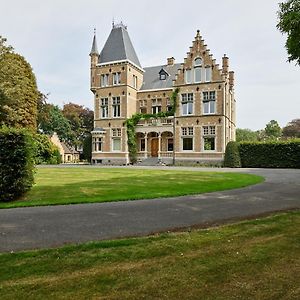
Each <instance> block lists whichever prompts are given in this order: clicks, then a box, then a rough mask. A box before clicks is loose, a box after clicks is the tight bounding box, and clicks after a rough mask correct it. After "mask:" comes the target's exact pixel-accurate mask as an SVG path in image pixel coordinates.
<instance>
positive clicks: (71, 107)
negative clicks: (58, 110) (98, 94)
mask: <svg viewBox="0 0 300 300" xmlns="http://www.w3.org/2000/svg"><path fill="white" fill-rule="evenodd" d="M62 113H63V115H64V116H65V118H67V119H68V120H69V122H70V125H71V129H72V132H73V135H74V137H75V146H78V145H81V146H82V145H83V141H84V140H85V138H86V137H87V136H88V135H89V134H90V132H91V131H92V130H93V128H94V112H93V111H92V110H90V109H89V108H86V107H84V106H82V105H78V104H75V103H71V102H70V103H68V104H65V105H64V107H63V110H62Z"/></svg>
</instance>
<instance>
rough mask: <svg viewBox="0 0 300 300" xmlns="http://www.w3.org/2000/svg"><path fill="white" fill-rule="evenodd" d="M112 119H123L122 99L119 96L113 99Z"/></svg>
mask: <svg viewBox="0 0 300 300" xmlns="http://www.w3.org/2000/svg"><path fill="white" fill-rule="evenodd" d="M112 117H113V118H121V98H120V97H119V96H116V97H112Z"/></svg>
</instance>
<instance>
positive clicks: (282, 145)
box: [239, 140, 300, 168]
mask: <svg viewBox="0 0 300 300" xmlns="http://www.w3.org/2000/svg"><path fill="white" fill-rule="evenodd" d="M239 152H240V157H241V162H242V166H243V167H246V168H300V141H299V140H298V141H297V140H294V141H293V140H292V141H285V142H284V141H278V142H277V141H276V142H275V141H274V142H265V143H263V142H255V143H247V142H243V143H240V145H239Z"/></svg>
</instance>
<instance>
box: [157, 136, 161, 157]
mask: <svg viewBox="0 0 300 300" xmlns="http://www.w3.org/2000/svg"><path fill="white" fill-rule="evenodd" d="M160 152H161V133H160V132H159V133H158V158H160Z"/></svg>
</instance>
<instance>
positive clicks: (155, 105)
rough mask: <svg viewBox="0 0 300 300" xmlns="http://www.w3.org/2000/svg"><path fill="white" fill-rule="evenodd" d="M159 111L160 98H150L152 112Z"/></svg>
mask: <svg viewBox="0 0 300 300" xmlns="http://www.w3.org/2000/svg"><path fill="white" fill-rule="evenodd" d="M159 112H161V99H152V113H153V114H157V113H159Z"/></svg>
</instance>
